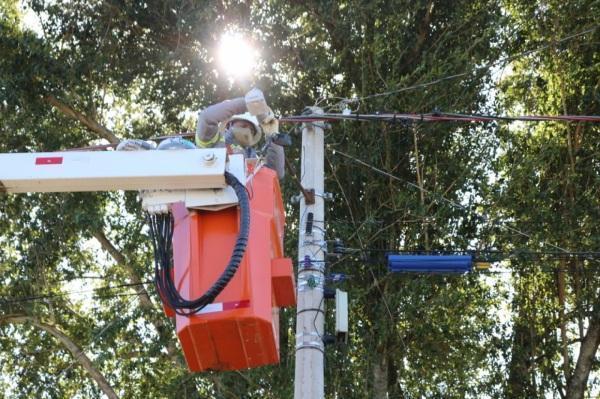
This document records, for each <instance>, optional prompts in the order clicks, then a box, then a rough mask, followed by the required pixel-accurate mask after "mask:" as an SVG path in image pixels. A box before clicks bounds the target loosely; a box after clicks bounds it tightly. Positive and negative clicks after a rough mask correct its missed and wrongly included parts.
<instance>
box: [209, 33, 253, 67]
mask: <svg viewBox="0 0 600 399" xmlns="http://www.w3.org/2000/svg"><path fill="white" fill-rule="evenodd" d="M257 56H258V52H257V50H256V49H255V48H253V47H252V46H251V45H250V44H249V43H248V41H247V40H246V38H245V37H244V35H242V34H241V33H237V32H227V33H225V34H223V36H222V37H221V41H220V42H219V52H218V61H219V65H220V67H221V69H222V70H223V71H224V72H225V73H226V74H227V75H229V76H230V77H231V78H243V77H247V76H249V75H250V74H251V73H252V72H253V70H254V68H255V66H256V60H257Z"/></svg>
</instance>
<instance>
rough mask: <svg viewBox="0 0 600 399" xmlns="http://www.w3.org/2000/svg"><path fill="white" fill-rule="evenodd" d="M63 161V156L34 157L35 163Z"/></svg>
mask: <svg viewBox="0 0 600 399" xmlns="http://www.w3.org/2000/svg"><path fill="white" fill-rule="evenodd" d="M62 163H63V157H37V158H36V159H35V164H36V165H61V164H62Z"/></svg>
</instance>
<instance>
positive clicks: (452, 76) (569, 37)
mask: <svg viewBox="0 0 600 399" xmlns="http://www.w3.org/2000/svg"><path fill="white" fill-rule="evenodd" d="M599 27H600V24H598V25H594V26H592V27H591V28H588V29H585V30H583V31H580V32H577V33H573V34H571V35H568V36H565V37H563V38H561V39H559V40H556V41H552V42H550V43H546V44H544V45H542V46H540V47H537V48H535V49H532V50H526V51H522V52H520V53H517V54H514V55H512V56H507V57H504V58H501V59H499V60H495V61H491V62H488V63H487V64H486V65H484V66H483V67H481V69H480V71H485V70H488V69H490V68H492V67H493V66H495V65H498V64H502V63H506V62H510V61H513V60H515V59H517V58H520V57H523V56H526V55H529V54H533V53H537V52H538V51H542V50H545V49H547V48H548V47H550V46H552V45H556V44H559V43H564V42H566V41H569V40H571V39H574V38H576V37H579V36H582V35H585V34H587V33H591V32H593V31H595V30H596V29H598V28H599ZM470 73H471V71H467V72H462V73H457V74H454V75H449V76H445V77H442V78H439V79H435V80H432V81H430V82H426V83H420V84H415V85H413V86H408V87H402V88H399V89H395V90H390V91H386V92H382V93H375V94H371V95H368V96H364V97H357V98H352V99H346V100H345V102H358V101H364V100H368V99H371V98H377V97H383V96H389V95H392V94H397V93H402V92H405V91H409V90H414V89H420V88H423V87H428V86H433V85H436V84H438V83H441V82H444V81H446V80H452V79H456V78H460V77H464V76H467V75H469V74H470Z"/></svg>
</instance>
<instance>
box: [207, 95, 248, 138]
mask: <svg viewBox="0 0 600 399" xmlns="http://www.w3.org/2000/svg"><path fill="white" fill-rule="evenodd" d="M247 110H248V109H247V107H246V100H245V99H244V97H239V98H235V99H233V100H225V101H223V102H220V103H218V104H213V105H211V106H210V107H207V108H205V109H203V110H202V111H200V112H198V124H197V125H196V144H197V145H198V147H200V148H206V147H213V146H214V145H215V144H217V142H218V141H219V139H220V137H219V123H220V122H225V121H226V120H228V119H229V118H231V117H232V116H233V115H236V114H243V113H244V112H246V111H247Z"/></svg>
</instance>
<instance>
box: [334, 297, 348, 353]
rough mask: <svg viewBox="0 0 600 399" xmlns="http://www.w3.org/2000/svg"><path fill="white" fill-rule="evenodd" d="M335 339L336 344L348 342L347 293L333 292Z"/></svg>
mask: <svg viewBox="0 0 600 399" xmlns="http://www.w3.org/2000/svg"><path fill="white" fill-rule="evenodd" d="M335 337H336V341H337V342H338V343H344V344H345V343H347V342H348V293H347V292H345V291H342V290H340V289H336V290H335Z"/></svg>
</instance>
